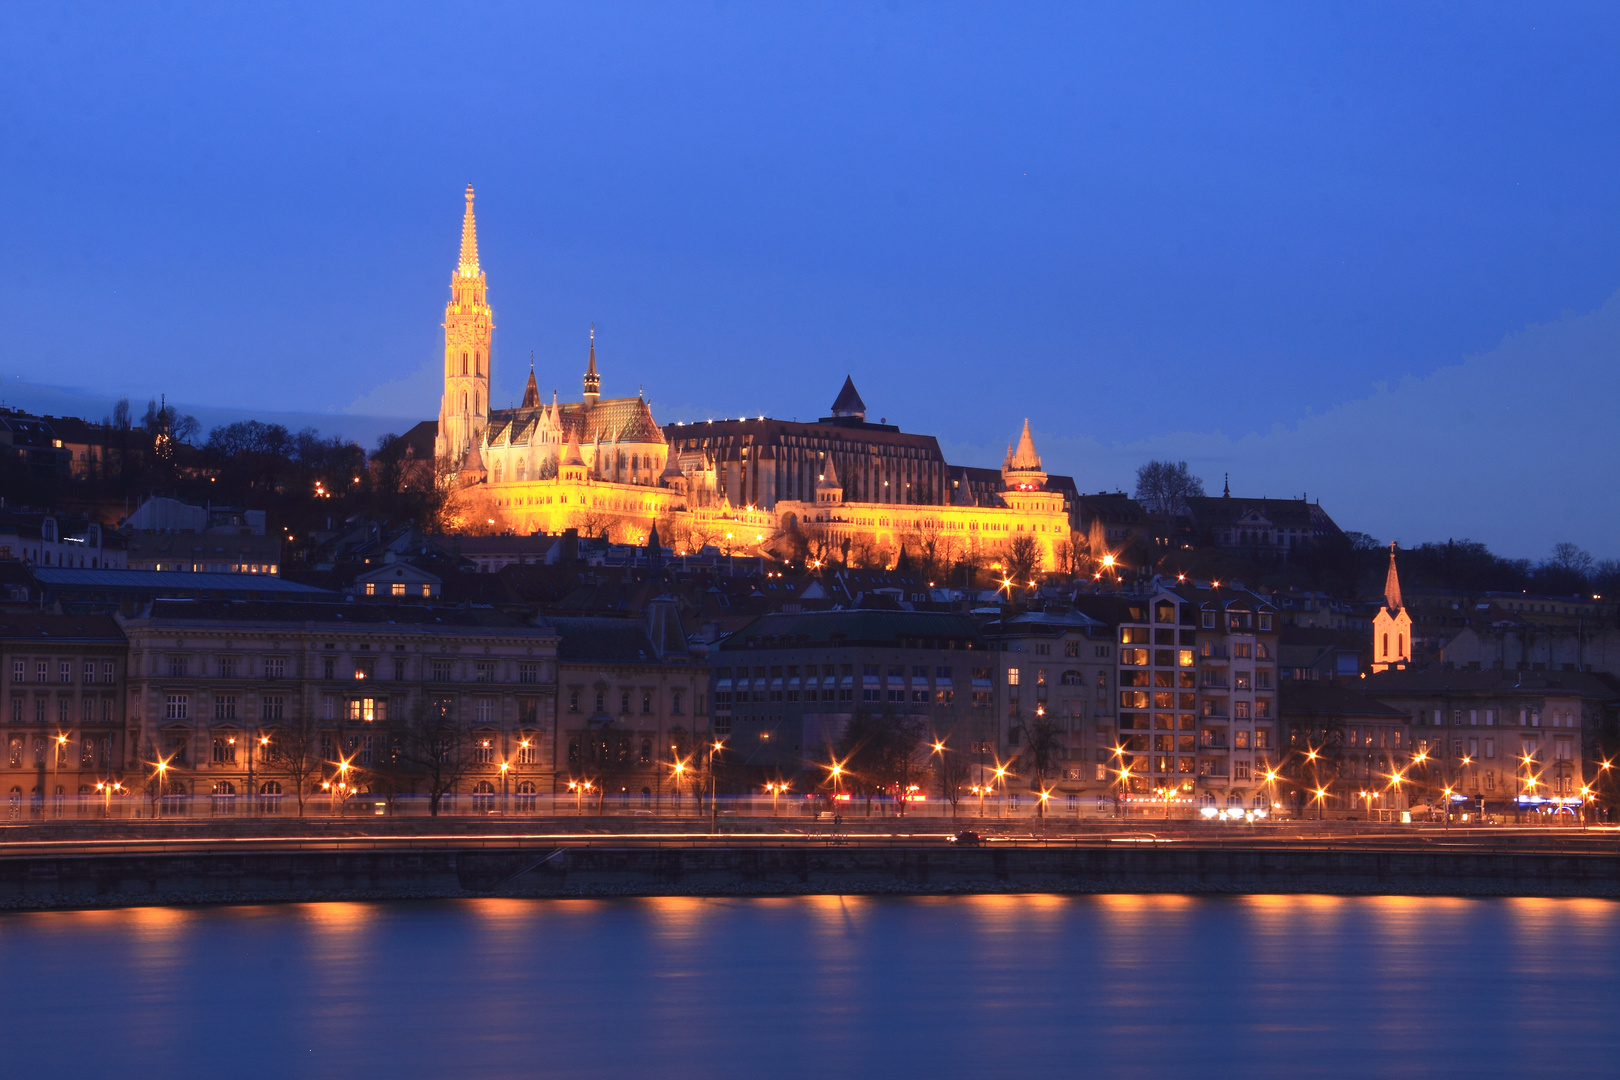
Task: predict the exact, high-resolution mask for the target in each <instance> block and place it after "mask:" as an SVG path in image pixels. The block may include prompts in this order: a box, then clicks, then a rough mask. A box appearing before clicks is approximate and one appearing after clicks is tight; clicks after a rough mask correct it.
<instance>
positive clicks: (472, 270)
mask: <svg viewBox="0 0 1620 1080" xmlns="http://www.w3.org/2000/svg"><path fill="white" fill-rule="evenodd" d="M460 270H461V274H462V276H463V277H477V276H478V225H477V223H476V222H474V221H473V186H472V185H471V184H468V185H467V213H466V214H465V215H464V216H463V217H462V219H461V266H460Z"/></svg>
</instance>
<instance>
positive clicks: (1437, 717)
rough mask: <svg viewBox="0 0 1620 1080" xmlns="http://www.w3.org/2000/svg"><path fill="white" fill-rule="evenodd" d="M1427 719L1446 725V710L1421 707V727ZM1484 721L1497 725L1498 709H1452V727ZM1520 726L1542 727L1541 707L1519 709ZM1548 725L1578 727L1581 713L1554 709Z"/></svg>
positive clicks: (1479, 723) (1436, 725)
mask: <svg viewBox="0 0 1620 1080" xmlns="http://www.w3.org/2000/svg"><path fill="white" fill-rule="evenodd" d="M1510 718H1511V717H1510ZM1426 721H1432V723H1433V725H1434V726H1435V727H1444V726H1445V723H1446V711H1445V710H1444V709H1432V710H1431V709H1419V710H1418V712H1417V717H1416V723H1417V725H1418V726H1419V727H1422V726H1424V724H1425V722H1426ZM1482 723H1483V725H1484V726H1485V727H1495V726H1496V710H1495V709H1452V710H1451V726H1452V727H1463V726H1465V725H1466V726H1468V727H1479V726H1480V725H1481V724H1482ZM1519 726H1520V727H1533V728H1538V727H1540V726H1541V710H1540V709H1520V710H1519ZM1547 726H1548V727H1555V728H1577V727H1580V726H1581V720H1580V715H1579V714H1578V713H1577V712H1576V711H1575V710H1574V709H1554V710H1553V711H1552V715H1551V716H1549V717H1548V718H1547Z"/></svg>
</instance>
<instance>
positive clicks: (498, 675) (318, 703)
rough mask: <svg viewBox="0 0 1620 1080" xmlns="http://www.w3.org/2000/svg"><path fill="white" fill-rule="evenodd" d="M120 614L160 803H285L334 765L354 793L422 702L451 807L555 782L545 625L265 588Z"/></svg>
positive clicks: (551, 669) (553, 677)
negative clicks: (160, 769)
mask: <svg viewBox="0 0 1620 1080" xmlns="http://www.w3.org/2000/svg"><path fill="white" fill-rule="evenodd" d="M119 621H120V624H121V625H122V628H123V630H124V633H125V634H126V636H127V637H128V639H129V671H130V675H129V703H130V716H129V726H130V731H131V735H130V739H131V743H132V746H138V747H139V750H138V753H139V755H140V758H141V760H144V761H159V760H161V761H163V762H165V763H166V769H167V776H168V783H169V788H168V790H167V792H166V795H167V796H168V797H170V798H172V799H173V800H174V801H175V804H176V805H175V806H174V807H172V808H170V811H169V812H198V813H200V812H205V811H204V803H203V801H202V797H204V796H206V797H208V798H209V800H211V801H210V802H208V803H207V804H206V807H207V810H208V811H212V812H218V813H229V812H232V810H233V808H234V807H235V805H236V802H235V800H236V799H237V797H238V796H242V795H248V794H252V795H254V796H257V797H258V798H259V802H260V807H259V808H260V809H261V810H262V811H266V812H274V811H276V810H278V809H279V810H282V811H283V812H286V811H287V810H288V809H290V807H287V806H285V805H283V797H288V798H287V799H286V800H285V801H286V802H287V803H290V802H292V801H294V799H296V797H297V796H298V795H299V794H300V793H301V794H302V795H304V796H305V797H306V798H307V797H308V796H310V795H311V793H312V792H313V791H317V790H321V789H320V784H321V783H323V782H327V781H331V780H332V779H333V778H334V777H335V776H336V774H337V773H338V772H339V771H340V770H341V771H343V772H344V774H345V776H348V775H349V774H350V771H351V770H352V775H353V778H354V780H355V784H354V786H355V787H356V788H358V789H359V790H360V791H364V790H365V789H366V788H367V787H368V786H372V782H371V780H370V779H368V777H371V776H379V777H380V774H381V773H382V772H383V771H384V767H385V766H386V765H388V764H389V762H390V760H391V758H390V754H391V753H392V752H393V750H394V748H395V747H396V744H397V743H398V742H399V740H400V739H401V738H402V737H403V732H404V731H405V730H406V729H407V728H408V727H409V726H410V725H411V724H412V723H415V722H417V721H418V720H419V718H420V717H422V716H423V715H425V714H426V712H427V710H434V711H435V712H434V715H435V716H440V717H446V718H449V721H450V724H449V728H450V731H451V732H452V734H448V735H446V737H445V739H446V745H445V753H447V754H450V755H453V756H454V757H455V758H456V761H457V765H456V768H455V770H454V771H455V772H456V773H457V775H458V779H457V782H456V783H455V784H454V785H453V790H452V791H450V792H449V797H450V800H451V806H452V807H455V806H456V805H458V804H457V802H456V800H457V799H458V798H459V797H462V796H471V797H472V800H473V806H472V808H473V809H478V808H479V807H480V806H482V805H484V804H488V805H489V807H490V808H493V805H494V799H495V796H496V795H497V794H501V795H517V796H519V797H520V798H521V797H523V796H530V795H535V794H538V793H541V792H547V791H550V790H551V789H552V785H553V777H554V773H555V770H556V763H555V760H554V755H553V753H552V747H553V746H554V740H553V739H552V738H551V737H550V731H549V728H550V726H551V724H552V723H553V717H554V715H555V698H556V685H557V671H556V663H557V635H556V633H555V631H553V630H551V629H549V628H546V627H535V626H530V625H527V624H525V623H522V622H519V621H517V620H515V619H512V618H510V617H508V616H505V615H502V614H500V613H498V612H495V611H491V610H487V609H477V608H448V607H430V606H415V605H403V604H401V605H392V604H381V603H378V604H359V603H346V604H335V603H280V602H275V601H162V600H160V601H157V602H155V603H154V604H152V605H151V606H150V608H149V609H148V610H147V611H146V612H145V613H144V614H142V615H139V616H137V617H132V618H120V620H119ZM304 741H309V742H310V744H311V750H310V754H309V755H308V756H309V757H310V758H313V759H314V761H315V763H316V767H315V770H314V773H313V775H304V774H303V769H302V763H303V762H305V761H306V758H305V757H304V756H303V752H302V748H301V747H302V743H303V742H304ZM295 763H298V764H299V767H293V765H294V764H295ZM412 783H413V785H414V781H413V782H412ZM412 792H414V793H420V789H419V788H418V787H416V786H408V787H407V793H412ZM188 799H189V801H188ZM462 808H463V809H465V808H467V807H466V806H462Z"/></svg>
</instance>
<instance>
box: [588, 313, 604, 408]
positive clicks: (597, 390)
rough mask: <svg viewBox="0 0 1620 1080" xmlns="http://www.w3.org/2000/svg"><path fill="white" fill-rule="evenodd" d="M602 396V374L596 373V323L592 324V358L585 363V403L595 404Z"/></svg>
mask: <svg viewBox="0 0 1620 1080" xmlns="http://www.w3.org/2000/svg"><path fill="white" fill-rule="evenodd" d="M601 396H602V376H600V375H598V374H597V373H596V324H595V323H592V324H591V358H590V360H589V361H588V362H587V363H586V364H585V404H586V406H587V407H589V406H591V405H595V404H596V401H597V399H598V398H600V397H601Z"/></svg>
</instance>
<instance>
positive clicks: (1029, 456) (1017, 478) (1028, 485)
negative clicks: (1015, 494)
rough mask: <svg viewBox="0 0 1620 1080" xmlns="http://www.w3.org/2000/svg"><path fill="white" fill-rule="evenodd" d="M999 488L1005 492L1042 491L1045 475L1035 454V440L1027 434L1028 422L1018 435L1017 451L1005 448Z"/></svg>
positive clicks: (1038, 456)
mask: <svg viewBox="0 0 1620 1080" xmlns="http://www.w3.org/2000/svg"><path fill="white" fill-rule="evenodd" d="M1001 486H1002V489H1003V490H1005V491H1044V490H1045V489H1046V473H1045V472H1044V471H1043V470H1042V469H1041V455H1040V454H1038V453H1036V452H1035V439H1034V437H1033V436H1032V435H1030V433H1029V420H1028V419H1025V421H1024V430H1023V431H1022V432H1020V433H1019V435H1018V449H1016V450H1014V449H1013V448H1012V447H1010V446H1009V447H1008V448H1007V460H1006V462H1005V463H1004V464H1003V465H1002V466H1001Z"/></svg>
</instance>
